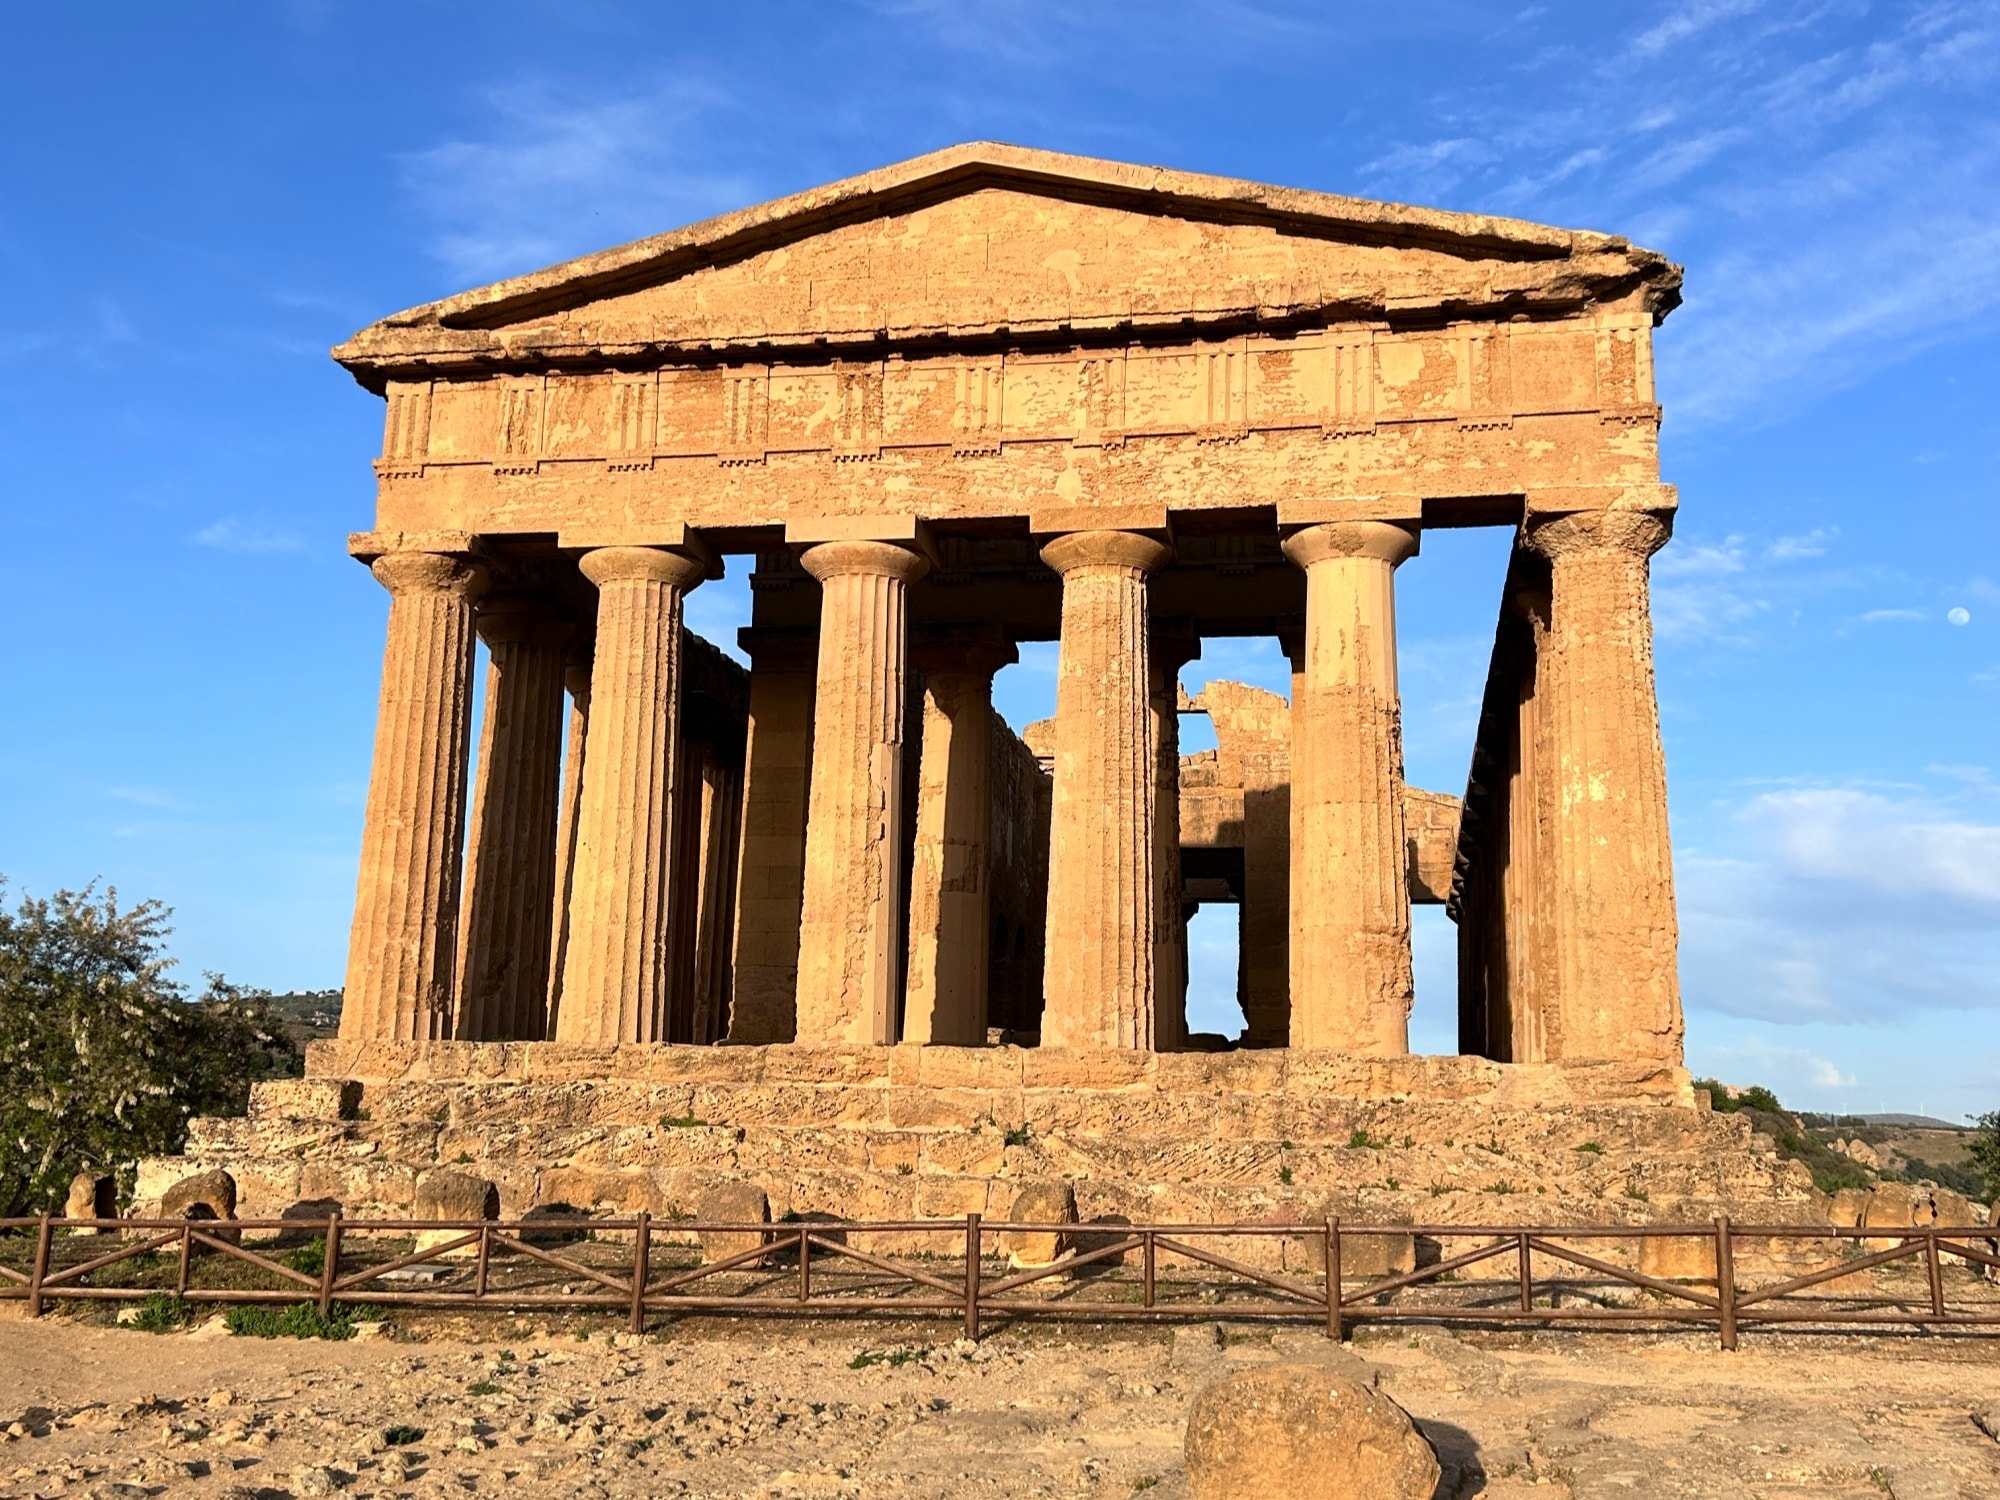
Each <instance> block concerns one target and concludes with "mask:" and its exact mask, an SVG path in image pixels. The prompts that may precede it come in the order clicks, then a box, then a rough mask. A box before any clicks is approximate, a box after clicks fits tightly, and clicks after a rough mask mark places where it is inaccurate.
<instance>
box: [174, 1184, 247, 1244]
mask: <svg viewBox="0 0 2000 1500" xmlns="http://www.w3.org/2000/svg"><path fill="white" fill-rule="evenodd" d="M158 1216H159V1217H160V1218H162V1219H194V1220H198V1221H205V1222H213V1221H215V1220H223V1221H232V1220H234V1219H235V1217H236V1179H235V1178H234V1177H232V1176H230V1175H229V1173H227V1172H225V1171H223V1170H222V1168H220V1167H214V1168H211V1169H210V1170H209V1171H206V1172H197V1173H195V1174H194V1176H192V1177H183V1178H182V1179H181V1180H180V1181H179V1182H176V1183H175V1184H174V1185H173V1186H172V1187H170V1188H168V1189H167V1190H166V1192H164V1193H162V1194H161V1195H160V1212H159V1215H158ZM210 1232H211V1233H213V1234H214V1235H215V1237H216V1238H217V1239H223V1240H227V1241H229V1242H230V1243H231V1244H235V1243H237V1242H238V1241H239V1240H240V1239H241V1238H242V1234H243V1231H242V1230H240V1229H218V1230H212V1231H210Z"/></svg>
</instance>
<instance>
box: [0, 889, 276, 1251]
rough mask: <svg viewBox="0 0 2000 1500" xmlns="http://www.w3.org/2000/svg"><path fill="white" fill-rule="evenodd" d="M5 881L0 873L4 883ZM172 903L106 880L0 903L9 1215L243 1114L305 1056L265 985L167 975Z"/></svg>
mask: <svg viewBox="0 0 2000 1500" xmlns="http://www.w3.org/2000/svg"><path fill="white" fill-rule="evenodd" d="M4 891H5V884H4V882H0V892H4ZM168 915H169V913H168V911H167V908H166V907H164V906H162V905H161V904H160V903H159V902H157V901H144V902H141V903H139V904H138V905H137V906H134V907H131V908H129V909H126V910H120V909H119V906H118V893H117V891H116V890H115V889H107V890H105V891H104V892H103V893H102V894H101V895H100V894H99V893H98V891H97V888H96V886H95V885H94V884H93V885H91V886H87V887H85V888H84V889H83V890H81V891H58V892H56V894H55V895H54V896H51V897H49V898H47V899H45V900H37V899H34V898H30V897H25V896H24V897H23V898H22V900H21V902H20V905H19V906H18V907H17V908H16V909H15V910H14V911H13V912H11V913H10V912H8V911H6V910H5V909H4V908H0V1216H11V1215H19V1214H23V1213H35V1212H40V1211H41V1210H44V1209H51V1210H60V1209H61V1207H62V1205H63V1200H64V1196H65V1194H66V1192H67V1190H68V1187H69V1181H70V1179H71V1178H72V1177H73V1176H74V1175H75V1174H76V1173H78V1172H80V1171H84V1170H86V1169H90V1170H96V1171H117V1172H118V1173H119V1177H120V1187H121V1189H124V1190H126V1191H129V1190H130V1186H131V1177H130V1174H131V1169H132V1166H133V1164H134V1163H136V1162H137V1160H138V1159H139V1158H140V1157H142V1156H157V1155H165V1154H171V1153H173V1152H175V1151H178V1150H179V1149H180V1148H181V1146H182V1144H183V1143H184V1142H185V1141H186V1139H187V1122H188V1120H189V1118H190V1117H192V1116H194V1115H228V1114H241V1113H243V1111H244V1109H245V1107H246V1106H247V1104H248V1102H249V1095H250V1085H251V1084H252V1083H253V1082H254V1081H256V1080H257V1079H259V1078H263V1077H268V1076H271V1075H273V1074H279V1073H288V1072H292V1071H294V1070H295V1065H296V1062H297V1049H296V1047H295V1046H294V1045H293V1043H292V1041H291V1039H290V1038H289V1037H288V1036H287V1035H286V1034H285V1031H284V1029H283V1027H282V1026H281V1025H280V1024H279V1022H278V1020H277V1018H276V1017H275V1016H273V1015H272V1013H271V1011H270V1008H269V1004H268V999H269V997H268V996H267V995H266V994H265V993H264V992H263V991H261V990H249V989H244V988H242V987H240V986H238V985H233V984H230V983H229V982H228V981H226V980H225V979H223V978H222V976H221V975H219V974H210V975H209V976H208V987H207V988H206V990H204V991H203V993H202V994H201V995H200V996H199V997H198V998H196V999H192V1000H191V999H189V998H188V995H187V992H186V990H185V989H184V988H183V987H182V986H181V985H179V984H178V983H176V982H175V981H174V980H172V979H170V978H168V976H167V971H168V970H169V969H170V968H172V966H173V963H174V960H173V959H172V958H171V957H169V956H168V954H167V952H166V938H167V935H168V933H169V932H170V931H171V928H169V927H168V925H167V917H168Z"/></svg>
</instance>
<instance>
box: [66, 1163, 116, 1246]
mask: <svg viewBox="0 0 2000 1500" xmlns="http://www.w3.org/2000/svg"><path fill="white" fill-rule="evenodd" d="M63 1217H64V1218H65V1219H115V1218H117V1217H118V1180H117V1179H116V1178H115V1177H113V1176H112V1175H111V1174H110V1173H109V1172H79V1173H77V1174H76V1176H74V1177H72V1178H71V1179H70V1183H69V1198H68V1200H67V1201H66V1202H65V1203H64V1204H63ZM105 1232H106V1231H104V1230H102V1229H76V1230H72V1231H71V1233H73V1234H103V1233H105Z"/></svg>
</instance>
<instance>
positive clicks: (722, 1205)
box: [694, 1181, 771, 1270]
mask: <svg viewBox="0 0 2000 1500" xmlns="http://www.w3.org/2000/svg"><path fill="white" fill-rule="evenodd" d="M694 1212H695V1218H696V1220H697V1221H698V1222H700V1223H703V1224H768V1223H770V1222H771V1200H770V1198H769V1197H768V1196H767V1195H766V1194H765V1192H764V1190H763V1189H762V1188H760V1187H759V1186H757V1184H756V1183H754V1182H738V1181H729V1182H718V1183H716V1184H715V1185H714V1186H713V1187H711V1188H710V1189H709V1190H708V1191H707V1192H705V1193H703V1194H702V1195H701V1200H700V1202H699V1203H697V1204H696V1205H695V1211H694ZM770 1242H771V1236H770V1234H769V1233H768V1232H767V1231H761V1230H729V1229H704V1230H702V1231H701V1258H702V1259H703V1260H705V1261H716V1260H727V1259H729V1257H730V1256H732V1255H742V1254H744V1253H745V1252H746V1251H750V1250H756V1249H758V1248H760V1247H762V1246H764V1245H768V1244H770ZM763 1263H764V1259H763V1257H762V1256H759V1257H757V1258H756V1259H754V1260H748V1261H744V1262H743V1263H742V1264H743V1266H744V1269H746V1270H747V1269H749V1268H750V1267H752V1266H759V1265H762V1264H763Z"/></svg>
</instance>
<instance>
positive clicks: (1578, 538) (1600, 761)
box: [1525, 510, 1682, 1063]
mask: <svg viewBox="0 0 2000 1500" xmlns="http://www.w3.org/2000/svg"><path fill="white" fill-rule="evenodd" d="M1669 529H1670V528H1669V524H1668V521H1667V520H1666V519H1664V518H1662V517H1661V516H1658V515H1655V514H1653V513H1652V512H1650V511H1644V510H1598V511H1582V512H1576V513H1573V514H1568V515H1559V516H1554V517H1551V518H1549V519H1547V520H1542V521H1539V522H1536V523H1535V524H1533V525H1531V526H1530V527H1529V528H1528V530H1527V534H1526V538H1525V540H1526V543H1527V545H1528V547H1530V548H1531V549H1532V550H1533V551H1535V552H1537V553H1539V554H1541V555H1542V556H1543V557H1545V558H1547V559H1548V562H1549V572H1550V589H1549V594H1550V599H1549V622H1548V626H1547V629H1546V632H1545V634H1544V640H1545V642H1546V646H1547V650H1546V652H1545V653H1544V656H1543V659H1542V661H1541V663H1540V664H1539V666H1538V668H1537V674H1536V675H1537V685H1536V696H1537V697H1538V698H1539V699H1540V700H1541V707H1540V709H1539V714H1540V715H1541V716H1542V723H1543V726H1544V734H1545V736H1546V739H1545V743H1546V745H1547V754H1548V762H1549V763H1548V765H1547V766H1546V768H1545V769H1546V772H1547V775H1548V777H1549V778H1550V779H1551V780H1552V781H1553V786H1552V787H1550V788H1549V789H1548V791H1547V792H1546V793H1545V795H1546V796H1547V797H1548V799H1549V802H1550V805H1551V807H1552V810H1553V811H1552V818H1553V826H1552V828H1551V829H1550V830H1549V835H1548V837H1547V838H1546V839H1545V840H1544V847H1543V851H1542V852H1543V854H1544V855H1545V856H1546V860H1547V865H1546V881H1547V900H1548V902H1549V906H1550V908H1551V909H1552V910H1553V911H1554V912H1555V913H1557V914H1558V916H1557V920H1555V921H1554V922H1553V924H1552V926H1553V932H1552V933H1551V935H1550V947H1551V949H1552V950H1553V954H1554V959H1553V965H1552V969H1553V973H1552V976H1551V977H1552V979H1553V984H1552V986H1551V988H1552V990H1553V995H1552V998H1551V1000H1550V1002H1549V1003H1548V1004H1547V1005H1545V1006H1544V1016H1543V1024H1544V1026H1545V1027H1546V1029H1547V1032H1548V1047H1549V1056H1550V1059H1551V1060H1552V1061H1563V1062H1575V1061H1579V1060H1583V1059H1590V1058H1636V1059H1657V1060H1660V1061H1663V1062H1673V1063H1678V1062H1679V1060H1680V1056H1681V1032H1682V1021H1681V1003H1680V981H1679V975H1678V973H1677V971H1676V968H1675V950H1676V948H1677V946H1678V943H1679V924H1678V922H1677V920H1676V917H1675V914H1674V871H1673V858H1672V853H1671V846H1670V844H1669V840H1668V833H1667V777H1666V761H1665V757H1664V755H1663V753H1662V751H1661V748H1660V711H1659V702H1658V699H1657V697H1656V696H1655V691H1654V685H1653V622H1652V615H1651V613H1650V608H1649V603H1648V587H1647V572H1648V559H1649V558H1650V557H1651V556H1652V555H1653V553H1654V552H1656V551H1657V550H1658V549H1659V548H1660V547H1661V546H1663V545H1664V544H1665V542H1666V540H1667V536H1668V534H1669Z"/></svg>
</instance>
